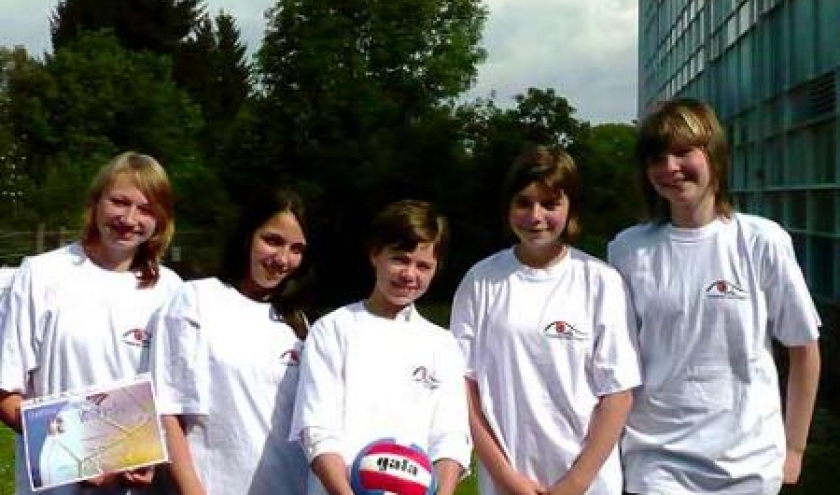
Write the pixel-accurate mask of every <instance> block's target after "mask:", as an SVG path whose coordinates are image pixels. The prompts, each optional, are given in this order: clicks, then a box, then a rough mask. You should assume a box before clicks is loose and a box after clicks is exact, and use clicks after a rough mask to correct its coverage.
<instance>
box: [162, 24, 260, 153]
mask: <svg viewBox="0 0 840 495" xmlns="http://www.w3.org/2000/svg"><path fill="white" fill-rule="evenodd" d="M250 75H251V73H250V67H249V65H248V63H247V62H246V47H245V45H244V44H243V43H242V41H241V38H240V32H239V29H238V28H237V27H236V21H235V19H234V18H233V17H232V16H230V15H229V14H225V13H224V12H222V13H219V15H217V16H216V18H215V29H214V25H213V21H212V20H211V19H210V17H209V16H207V15H204V16H203V17H202V18H201V20H200V21H199V23H198V25H197V27H196V29H195V31H194V34H193V35H191V36H190V37H189V38H188V39H187V40H186V41H184V42H183V44H182V45H181V47H180V48H179V49H178V53H177V57H176V58H175V72H174V78H175V81H177V82H178V84H179V86H180V87H182V88H183V89H185V90H186V91H187V92H188V93H189V95H190V97H191V98H192V100H193V101H194V102H195V103H197V104H198V105H199V106H200V107H201V112H202V116H203V118H204V122H205V127H204V129H203V130H202V133H201V144H202V149H203V151H204V155H205V156H206V157H207V159H208V161H209V162H210V164H213V162H218V161H220V154H221V153H222V149H223V147H224V146H225V145H226V144H227V143H229V139H230V132H231V130H232V129H233V126H234V124H235V122H236V118H237V116H238V115H239V111H240V109H241V107H242V105H243V104H244V103H245V101H246V99H247V97H248V95H249V92H250ZM219 166H220V165H219V164H216V166H215V167H214V168H218V167H219Z"/></svg>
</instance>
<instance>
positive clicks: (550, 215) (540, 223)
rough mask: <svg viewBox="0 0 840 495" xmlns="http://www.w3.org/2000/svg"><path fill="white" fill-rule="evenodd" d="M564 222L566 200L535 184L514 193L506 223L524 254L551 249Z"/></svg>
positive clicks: (545, 187)
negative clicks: (524, 251)
mask: <svg viewBox="0 0 840 495" xmlns="http://www.w3.org/2000/svg"><path fill="white" fill-rule="evenodd" d="M568 219H569V198H568V197H567V196H566V195H565V194H564V193H562V192H561V193H560V195H558V194H557V193H555V192H554V191H552V190H551V189H550V188H548V187H547V186H546V185H545V184H542V183H539V182H532V183H531V184H530V185H528V187H526V188H524V189H522V190H521V191H519V192H518V193H516V195H514V196H513V199H511V202H510V207H509V209H508V224H509V225H510V228H511V230H513V233H514V234H516V237H517V238H519V243H520V246H521V247H522V249H524V250H526V251H538V250H543V249H544V248H547V247H553V246H555V245H556V244H557V242H558V240H559V239H560V236H561V235H562V234H563V231H564V230H566V222H567V221H568Z"/></svg>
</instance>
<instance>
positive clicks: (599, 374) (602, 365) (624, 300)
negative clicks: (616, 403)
mask: <svg viewBox="0 0 840 495" xmlns="http://www.w3.org/2000/svg"><path fill="white" fill-rule="evenodd" d="M602 283H603V286H602V290H601V293H600V294H599V296H598V299H597V301H596V309H595V328H596V331H597V332H596V340H595V342H594V351H593V354H592V360H593V362H592V381H593V386H594V387H593V388H594V392H595V394H596V395H599V396H602V395H607V394H611V393H616V392H620V391H622V390H628V389H631V388H633V387H636V386H638V385H639V384H640V383H641V370H640V365H639V356H638V344H637V332H636V330H635V328H634V326H633V325H634V323H633V322H634V321H635V319H634V318H633V317H632V308H631V305H630V299H629V296H628V294H627V291H626V290H625V288H624V283H623V281H622V280H621V277H620V276H619V275H618V273H617V272H614V271H612V270H610V271H609V272H607V273H606V274H605V276H604V277H603V279H602Z"/></svg>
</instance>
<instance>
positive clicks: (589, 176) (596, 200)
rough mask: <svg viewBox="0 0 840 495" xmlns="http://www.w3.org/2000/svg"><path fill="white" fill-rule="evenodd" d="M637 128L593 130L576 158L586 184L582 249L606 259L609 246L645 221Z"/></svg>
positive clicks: (618, 126) (600, 127)
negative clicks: (636, 153)
mask: <svg viewBox="0 0 840 495" xmlns="http://www.w3.org/2000/svg"><path fill="white" fill-rule="evenodd" d="M635 144H636V128H635V127H634V126H632V125H629V124H602V125H598V126H595V127H593V128H592V129H590V130H589V131H588V132H587V133H586V134H585V135H584V138H583V141H582V143H581V146H580V147H579V148H578V149H579V153H578V155H576V156H575V158H576V160H577V162H578V165H579V167H580V171H581V177H582V181H583V198H582V206H583V208H582V212H583V215H582V217H583V218H582V220H583V226H584V236H583V238H582V239H581V243H582V247H583V248H584V249H585V250H587V251H589V252H590V253H592V254H595V255H597V256H601V257H604V256H605V254H606V251H605V250H606V243H607V242H608V241H609V240H610V239H611V238H612V237H613V236H614V235H615V234H616V233H617V232H618V231H620V230H622V229H624V228H626V227H629V226H630V225H632V224H634V223H637V222H639V221H641V220H642V218H643V216H644V210H645V204H644V200H643V198H642V193H641V188H640V185H639V178H640V177H639V172H638V167H637V166H636V161H635V158H634V155H633V149H634V147H635Z"/></svg>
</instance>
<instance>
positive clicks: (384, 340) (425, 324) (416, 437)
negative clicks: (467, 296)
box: [290, 302, 472, 494]
mask: <svg viewBox="0 0 840 495" xmlns="http://www.w3.org/2000/svg"><path fill="white" fill-rule="evenodd" d="M307 429H317V430H318V431H319V432H321V433H323V434H324V435H325V436H327V437H330V438H332V439H334V440H335V441H334V442H327V443H322V444H321V448H320V450H318V451H315V452H308V454H309V455H310V458H312V459H314V458H315V457H317V456H318V455H321V454H323V453H326V452H334V453H338V454H340V455H341V456H342V457H343V459H344V462H345V463H346V464H347V465H348V467H349V466H350V465H351V464H352V463H353V460H354V459H355V457H356V455H357V454H358V452H359V451H361V450H362V448H364V447H365V446H366V445H367V444H369V443H370V442H372V441H374V440H377V439H380V438H394V439H396V440H397V441H400V442H405V443H407V444H415V445H417V446H419V447H420V448H422V449H424V450H425V451H426V452H427V453H428V454H429V457H430V458H431V459H432V460H433V461H436V460H438V459H443V458H447V459H452V460H455V461H457V462H458V463H460V464H461V465H462V466H463V467H464V468H465V469H466V468H468V467H469V462H470V453H471V450H472V444H471V440H470V431H469V421H468V416H467V399H466V394H465V393H464V366H463V359H462V358H461V355H460V353H459V352H458V346H457V345H456V344H455V341H454V340H453V338H452V336H451V335H450V334H449V332H447V331H445V330H443V329H441V328H440V327H438V326H436V325H434V324H432V323H430V322H429V321H427V320H426V319H424V318H423V317H422V316H420V315H419V314H418V313H417V312H416V310H415V309H414V308H413V307H408V308H406V309H405V310H404V311H403V312H402V313H401V314H400V315H398V316H397V318H396V319H394V320H390V319H386V318H380V317H378V316H375V315H373V314H371V313H370V312H368V311H367V310H366V309H365V307H364V304H363V303H361V302H359V303H355V304H351V305H348V306H345V307H343V308H340V309H338V310H336V311H333V312H332V313H330V314H328V315H326V316H324V317H323V318H321V319H319V320H318V321H317V322H315V324H314V325H313V326H312V331H311V332H310V334H309V338H308V339H307V341H306V347H305V348H304V352H303V358H302V362H301V377H300V385H299V388H298V394H297V399H296V401H295V415H294V420H293V423H292V429H291V435H290V438H291V439H294V440H298V439H300V438H301V434H302V432H304V431H306V430H307ZM309 493H310V494H317V493H325V491H324V490H323V488H322V487H321V484H320V482H318V481H317V479H315V476H314V475H311V477H310V483H309Z"/></svg>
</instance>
